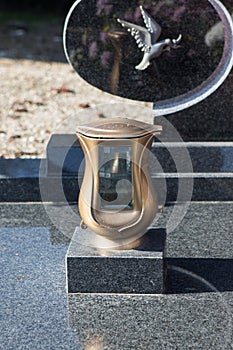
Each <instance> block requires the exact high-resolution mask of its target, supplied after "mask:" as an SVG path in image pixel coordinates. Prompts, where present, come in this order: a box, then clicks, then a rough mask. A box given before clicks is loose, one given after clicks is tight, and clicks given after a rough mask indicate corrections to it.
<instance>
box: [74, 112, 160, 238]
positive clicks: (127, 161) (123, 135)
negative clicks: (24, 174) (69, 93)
mask: <svg viewBox="0 0 233 350" xmlns="http://www.w3.org/2000/svg"><path fill="white" fill-rule="evenodd" d="M156 132H158V127H156V126H152V125H149V124H145V123H141V122H135V121H132V120H129V119H120V118H118V119H108V120H107V121H105V124H104V125H103V122H102V123H101V124H99V123H98V122H95V123H91V124H88V125H86V126H83V127H80V128H79V129H78V137H79V141H80V144H81V146H82V149H83V151H84V155H85V162H86V163H85V172H84V177H83V182H82V186H81V189H80V194H79V211H80V215H81V217H82V220H83V222H84V223H85V225H86V226H87V227H88V228H89V229H91V230H92V231H94V232H95V233H96V234H98V235H101V236H104V237H105V238H107V239H109V240H112V241H114V242H117V241H119V242H121V243H122V244H123V245H124V242H128V241H129V240H130V241H133V240H135V241H136V240H137V239H138V238H139V237H140V236H142V235H143V234H144V233H145V232H146V231H147V228H148V226H149V225H150V224H151V222H152V221H153V219H154V217H155V215H156V213H157V211H158V203H157V196H156V193H155V190H154V186H153V183H152V180H151V177H150V174H149V167H148V164H149V154H150V149H151V145H152V142H153V139H154V134H155V133H156Z"/></svg>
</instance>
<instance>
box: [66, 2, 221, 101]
mask: <svg viewBox="0 0 233 350" xmlns="http://www.w3.org/2000/svg"><path fill="white" fill-rule="evenodd" d="M143 7H144V8H145V10H146V11H147V12H148V13H149V14H150V15H151V16H152V17H153V18H154V19H155V20H156V22H158V23H159V25H160V26H161V28H162V33H161V37H160V38H161V40H163V39H165V38H169V37H172V38H173V37H174V38H177V37H178V35H179V34H180V33H181V34H182V41H181V43H180V47H179V48H178V49H176V50H172V51H165V52H163V53H162V55H161V56H160V57H158V58H156V59H155V60H154V61H153V62H152V64H151V66H150V67H149V68H147V69H146V70H145V71H138V70H136V69H135V66H136V65H137V64H138V63H139V62H140V60H141V58H142V56H143V53H142V52H141V51H140V50H139V49H138V47H137V44H136V43H135V40H134V38H132V37H131V35H130V34H129V33H128V32H127V31H126V30H124V29H123V28H122V27H121V25H120V24H119V23H118V22H117V18H120V19H122V20H126V21H128V22H131V23H134V24H138V25H144V23H143V19H142V16H141V12H140V8H139V5H138V2H137V1H135V0H134V1H130V3H129V1H118V2H114V1H113V2H111V3H108V4H107V5H106V4H105V3H104V5H103V4H102V2H100V1H96V0H92V1H88V2H87V1H81V2H80V3H78V4H77V5H76V7H75V8H74V9H73V11H72V12H71V14H70V16H69V17H68V20H67V23H66V26H65V44H66V51H67V54H68V57H69V60H70V62H71V64H72V65H73V67H74V68H75V70H76V71H77V72H78V74H79V75H80V76H81V77H82V78H84V79H85V80H86V81H87V82H89V83H90V84H92V85H94V86H96V87H98V88H100V89H101V90H104V91H107V92H110V93H112V94H116V95H119V96H122V97H126V98H130V99H135V100H142V101H151V102H156V101H158V100H163V99H166V98H170V97H174V96H177V95H180V94H182V93H185V92H187V91H189V90H191V89H193V88H194V87H196V86H198V85H199V84H200V83H201V82H203V81H204V80H205V79H206V78H207V77H208V76H209V75H210V74H211V73H212V72H213V71H214V69H215V68H216V66H217V65H218V63H219V61H220V58H221V55H222V47H223V30H222V27H221V25H220V24H219V18H218V15H217V14H216V12H215V10H214V9H213V7H212V6H211V4H210V3H209V2H208V1H203V2H201V3H200V2H199V1H197V0H193V1H190V2H186V1H185V2H184V1H181V0H178V1H176V2H173V1H169V2H165V1H164V2H158V3H156V4H155V3H154V2H153V1H149V0H148V1H146V2H145V3H144V4H143Z"/></svg>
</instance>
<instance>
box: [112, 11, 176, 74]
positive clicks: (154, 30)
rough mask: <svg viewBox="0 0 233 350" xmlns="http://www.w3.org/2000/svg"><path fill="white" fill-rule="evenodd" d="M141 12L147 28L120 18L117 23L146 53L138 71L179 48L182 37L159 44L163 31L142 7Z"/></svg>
mask: <svg viewBox="0 0 233 350" xmlns="http://www.w3.org/2000/svg"><path fill="white" fill-rule="evenodd" d="M140 10H141V13H142V17H143V20H144V23H145V25H146V28H145V27H141V26H139V25H136V24H132V23H129V22H126V21H124V20H121V19H119V18H118V19H117V21H118V22H119V23H120V24H121V25H122V27H125V28H127V30H128V31H129V32H130V34H131V35H132V36H133V37H134V39H135V40H136V43H137V45H138V47H139V48H140V49H141V51H143V52H144V55H143V58H142V61H141V62H140V63H139V65H137V66H136V67H135V68H136V69H138V70H144V69H146V68H147V67H148V66H149V65H150V64H151V61H152V60H153V59H154V58H156V57H158V56H160V55H161V54H162V52H163V51H166V50H170V49H171V48H172V49H175V48H177V47H178V44H179V43H180V41H181V38H182V35H181V34H180V35H179V36H178V38H177V39H164V40H161V41H159V42H158V39H159V37H160V34H161V31H162V29H161V27H160V25H159V24H158V23H157V22H156V21H155V20H154V19H153V18H152V17H151V16H150V15H149V14H148V13H147V12H146V11H145V10H144V9H143V7H142V6H140Z"/></svg>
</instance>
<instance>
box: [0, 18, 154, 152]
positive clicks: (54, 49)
mask: <svg viewBox="0 0 233 350" xmlns="http://www.w3.org/2000/svg"><path fill="white" fill-rule="evenodd" d="M48 28H49V30H48ZM0 33H1V34H0V42H1V44H0V57H1V58H0V76H1V89H0V157H2V158H16V157H21V158H34V157H35V158H37V157H38V158H40V157H43V156H44V155H45V150H46V145H47V143H48V140H49V138H50V136H51V134H52V133H55V132H61V133H62V132H69V133H74V132H75V129H76V126H77V125H79V124H80V123H83V122H85V121H87V119H93V118H99V117H106V116H111V113H112V112H113V110H112V107H111V106H110V107H108V108H107V107H106V108H103V109H101V108H98V107H97V106H98V105H99V104H101V105H102V106H106V105H107V106H109V104H110V103H112V102H124V103H125V102H126V100H123V99H121V98H118V97H114V96H111V95H109V94H106V93H103V92H101V91H100V90H97V89H96V88H93V87H92V86H90V85H88V84H87V83H86V82H85V81H83V80H82V79H81V78H80V77H79V76H78V75H77V74H76V73H75V72H74V71H73V69H72V67H70V66H69V64H68V63H66V62H65V58H64V54H63V48H62V40H61V37H62V23H61V22H60V23H57V22H56V23H54V24H53V23H52V24H48V23H44V24H43V26H40V27H39V26H38V25H37V26H30V25H28V24H27V23H21V22H9V23H7V24H5V25H4V27H3V25H0ZM3 33H4V35H3ZM58 61H60V62H58ZM145 105H146V106H148V104H145V103H139V104H137V106H138V108H139V110H138V109H137V108H134V109H133V114H136V116H137V113H138V114H140V117H141V119H143V116H142V110H141V107H142V106H145ZM134 106H136V104H134ZM149 106H150V105H149ZM122 111H123V112H125V111H126V114H127V113H130V115H128V114H127V116H129V117H134V115H132V110H130V111H129V108H126V107H124V108H123V110H122V109H119V113H121V112H122ZM114 113H115V114H116V113H117V109H115V112H114ZM114 113H113V115H115V114H114ZM106 114H107V115H106ZM145 118H146V117H145ZM145 118H144V119H145ZM147 120H148V121H149V122H150V121H151V117H149V119H147Z"/></svg>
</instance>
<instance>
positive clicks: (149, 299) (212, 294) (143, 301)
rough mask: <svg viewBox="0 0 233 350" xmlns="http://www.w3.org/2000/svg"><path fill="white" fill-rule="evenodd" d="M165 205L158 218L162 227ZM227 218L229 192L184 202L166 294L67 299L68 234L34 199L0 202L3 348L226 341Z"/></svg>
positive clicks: (231, 264)
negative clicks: (223, 197)
mask: <svg viewBox="0 0 233 350" xmlns="http://www.w3.org/2000/svg"><path fill="white" fill-rule="evenodd" d="M51 205H52V204H51ZM75 207H76V206H74V209H75ZM64 209H65V208H63V212H65V211H64ZM54 210H57V209H56V205H55V206H54ZM61 211H62V210H58V211H57V214H58V215H60V214H61ZM172 211H173V207H172V206H169V207H166V208H165V213H164V215H163V216H162V217H161V218H160V219H159V221H158V222H157V224H155V226H156V225H157V227H165V226H166V222H167V220H168V218H169V216H170V215H171V213H172ZM59 213H60V214H59ZM232 218H233V203H232V202H228V203H227V202H225V203H207V202H205V203H204V202H203V203H191V205H190V207H189V209H188V211H187V213H186V215H185V218H184V219H183V221H182V222H181V223H180V224H179V226H178V227H177V228H176V229H175V230H174V231H173V232H168V234H167V254H166V256H167V264H168V266H169V270H168V280H167V285H166V291H165V292H166V293H165V294H163V295H147V296H146V295H129V294H121V295H119V294H101V295H100V294H72V295H69V298H68V301H67V299H66V290H65V254H66V251H67V248H68V241H69V240H68V238H67V237H65V239H62V233H61V232H59V231H58V230H57V229H56V227H54V225H52V224H51V222H50V219H49V218H48V216H47V213H46V211H45V210H44V208H43V206H42V205H41V204H38V203H37V204H0V259H1V275H0V295H1V307H0V310H1V324H2V326H1V332H0V344H1V348H2V349H4V350H13V349H17V350H18V349H19V350H25V349H32V348H33V349H41V350H42V349H46V350H47V349H52V350H55V349H59V350H60V349H67V350H68V349H72V350H73V349H76V350H86V349H91V346H93V348H94V349H104V350H111V349H114V350H122V349H124V350H125V349H126V350H135V349H143V350H144V349H148V350H154V349H155V348H156V349H162V350H163V349H164V350H167V349H169V350H170V349H174V350H175V349H182V350H183V349H201V350H206V349H226V350H229V349H232V338H231V337H232V321H233V320H232V310H233V309H232V308H233V275H232V274H233V272H232V271H233V251H232V239H233V237H232V235H233V219H232ZM64 219H65V216H64ZM77 219H78V218H77ZM67 221H68V220H67ZM51 227H52V237H53V239H51ZM56 237H57V238H56Z"/></svg>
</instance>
